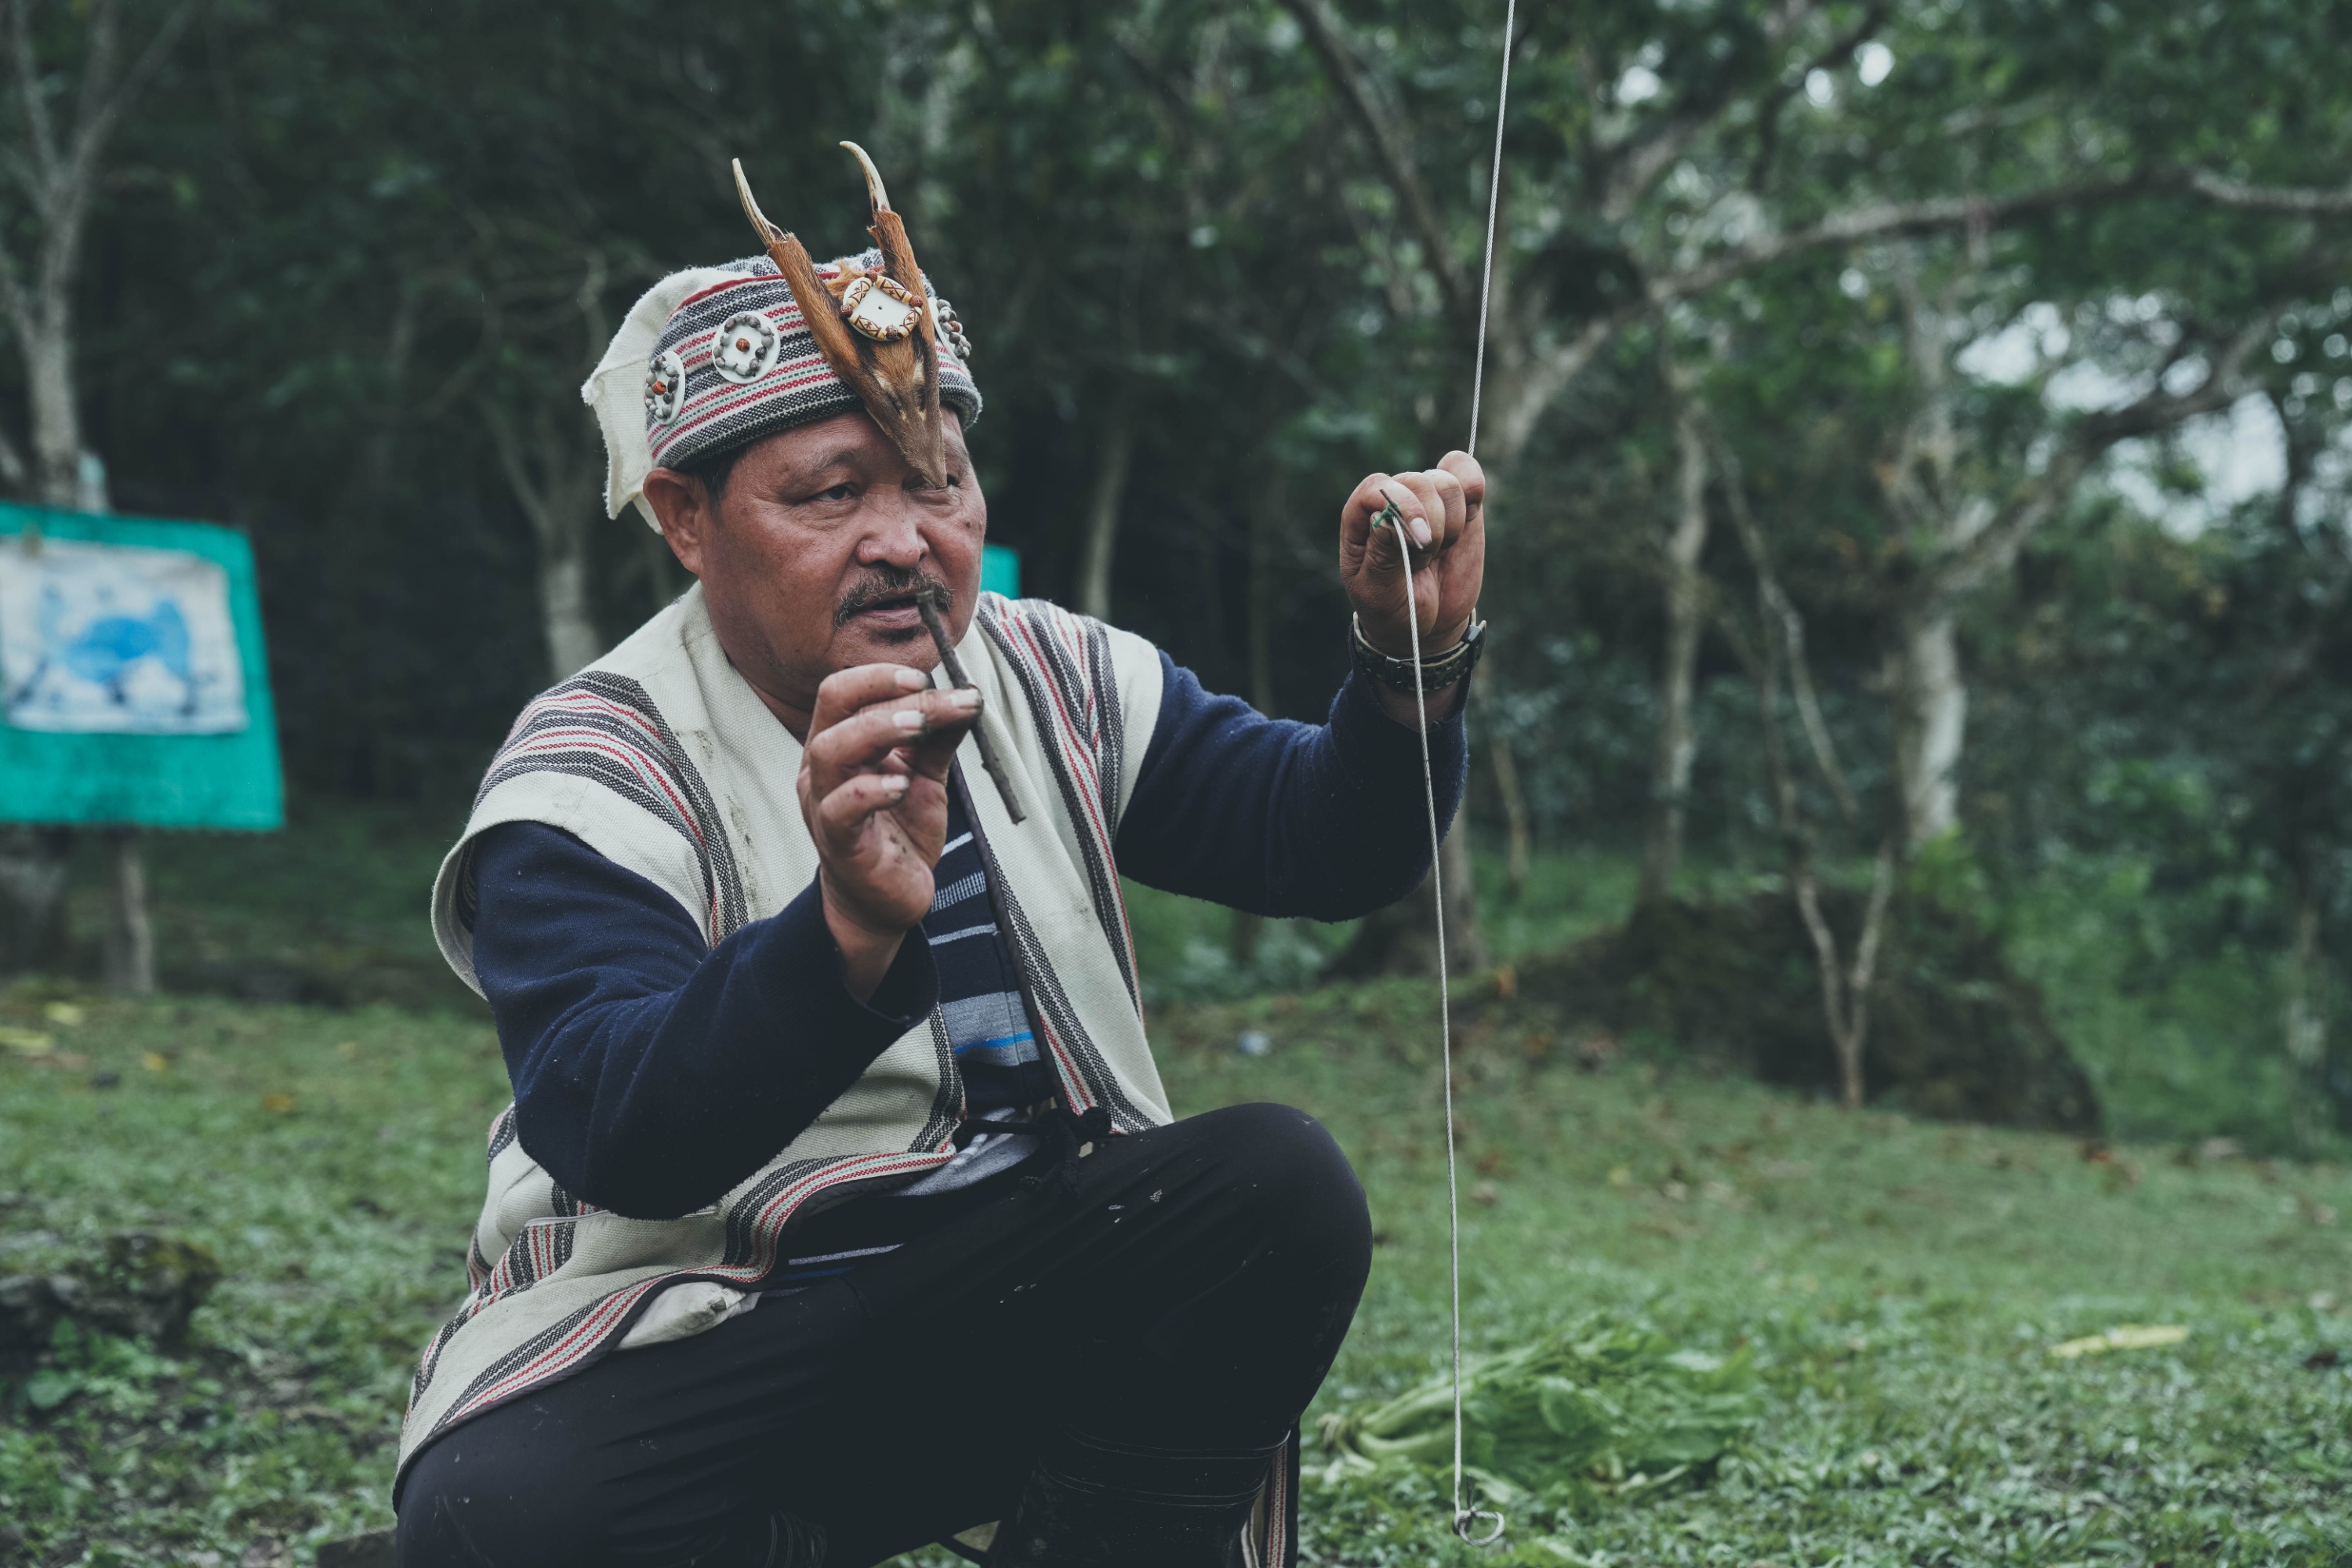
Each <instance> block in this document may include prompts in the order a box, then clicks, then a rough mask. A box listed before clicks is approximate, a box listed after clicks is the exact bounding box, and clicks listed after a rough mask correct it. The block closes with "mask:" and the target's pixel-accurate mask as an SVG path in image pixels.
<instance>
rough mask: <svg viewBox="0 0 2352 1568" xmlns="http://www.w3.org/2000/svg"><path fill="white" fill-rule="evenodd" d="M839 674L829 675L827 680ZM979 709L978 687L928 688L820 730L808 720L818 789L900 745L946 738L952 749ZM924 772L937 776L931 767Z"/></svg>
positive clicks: (915, 747)
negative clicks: (970, 688) (974, 689)
mask: <svg viewBox="0 0 2352 1568" xmlns="http://www.w3.org/2000/svg"><path fill="white" fill-rule="evenodd" d="M844 673H845V674H846V673H850V672H848V671H845V672H844ZM831 679H839V677H837V676H836V677H832V678H829V680H828V684H829V683H830V680H831ZM979 712H980V693H979V692H977V691H969V690H963V689H954V688H950V689H937V688H931V689H924V690H921V691H911V692H908V693H907V694H905V695H904V696H902V697H896V698H890V699H887V700H882V701H878V702H876V703H874V704H873V705H872V706H871V707H868V708H866V709H865V710H862V711H859V712H856V713H852V714H850V715H849V716H848V717H846V718H844V719H842V720H841V721H838V722H837V723H835V724H834V725H832V726H831V727H830V728H828V729H826V730H824V731H822V732H817V731H815V721H814V719H812V720H811V721H810V728H811V731H812V733H811V734H810V736H809V743H808V752H807V756H808V765H809V767H810V769H811V770H812V771H813V772H814V773H815V775H816V780H817V785H818V790H819V793H820V794H823V793H827V792H829V791H830V789H831V787H832V785H833V784H834V782H835V778H836V777H837V776H838V775H840V774H842V773H847V772H850V771H852V770H856V769H864V768H871V767H875V766H877V765H879V764H880V763H882V762H883V760H884V759H885V758H887V757H888V756H889V755H890V753H891V752H894V751H898V750H899V749H900V748H902V747H903V748H905V749H906V750H907V751H908V752H909V753H910V754H913V755H916V756H920V755H921V754H922V753H924V752H928V751H929V750H930V749H931V748H930V747H929V745H928V744H927V742H929V741H930V740H931V739H933V738H937V739H940V740H943V741H946V742H947V749H948V751H949V752H950V753H952V752H953V751H954V749H955V741H956V740H960V739H961V736H962V733H963V731H965V730H968V729H970V728H971V721H972V720H973V719H974V718H975V717H976V716H977V715H978V714H979ZM950 735H952V737H953V739H950ZM924 771H925V772H931V773H933V774H934V776H937V773H936V771H935V770H931V769H925V770H924Z"/></svg>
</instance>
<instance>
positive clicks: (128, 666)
mask: <svg viewBox="0 0 2352 1568" xmlns="http://www.w3.org/2000/svg"><path fill="white" fill-rule="evenodd" d="M0 719H5V721H7V722H8V723H10V724H13V725H15V726H16V728H18V729H20V730H51V731H76V732H81V733H90V732H100V731H111V732H115V733H122V734H133V735H216V734H222V733H226V732H227V731H234V730H242V729H244V728H245V726H246V712H245V667H244V663H243V661H242V660H241V659H240V658H238V657H237V648H236V626H235V625H234V624H233V623H232V622H231V621H230V619H229V613H228V574H227V573H226V572H225V571H223V570H222V569H221V568H220V567H219V566H218V565H217V564H215V563H213V562H210V561H207V560H205V558H204V557H203V556H201V555H192V554H190V553H188V552H186V551H184V550H147V549H142V548H138V547H136V546H132V545H123V544H89V543H85V542H81V541H79V540H71V539H42V540H38V541H37V542H27V541H26V539H25V538H24V537H23V536H21V535H18V536H16V537H12V538H7V539H0Z"/></svg>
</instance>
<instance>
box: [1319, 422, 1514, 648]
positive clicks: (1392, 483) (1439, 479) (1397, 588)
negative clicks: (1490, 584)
mask: <svg viewBox="0 0 2352 1568" xmlns="http://www.w3.org/2000/svg"><path fill="white" fill-rule="evenodd" d="M1391 501H1393V502H1394V503H1395V505H1396V509H1397V510H1398V511H1399V512H1400V513H1401V514H1402V516H1403V518H1404V528H1405V532H1406V533H1407V534H1408V535H1409V536H1410V541H1409V542H1410V544H1411V546H1412V607H1413V609H1414V610H1415V611H1417V612H1419V614H1418V617H1417V618H1418V619H1419V621H1420V629H1421V657H1422V658H1424V659H1427V658H1436V657H1437V656H1438V655H1439V654H1442V653H1444V652H1445V651H1446V650H1447V649H1449V648H1451V647H1454V644H1456V643H1458V642H1460V641H1461V640H1462V637H1463V634H1464V633H1465V631H1467V630H1468V629H1469V626H1470V616H1471V614H1472V612H1473V611H1475V609H1476V608H1477V607H1478V590H1479V588H1480V586H1481V585H1482V584H1483V583H1484V581H1485V578H1486V518H1485V513H1486V470H1485V469H1483V468H1479V466H1478V459H1477V458H1473V457H1471V456H1470V455H1469V454H1468V453H1467V452H1448V453H1447V454H1445V457H1444V460H1443V461H1442V462H1440V463H1439V464H1438V465H1437V467H1435V468H1425V469H1423V470H1421V471H1420V472H1418V473H1410V474H1371V475H1368V476H1366V478H1365V479H1364V481H1363V482H1362V483H1361V484H1360V485H1358V486H1357V487H1356V489H1355V493H1354V494H1353V495H1350V496H1349V498H1348V504H1347V506H1346V508H1345V509H1344V510H1341V511H1340V513H1339V581H1340V583H1341V584H1343V585H1344V586H1345V587H1346V588H1347V590H1348V599H1349V603H1350V604H1352V605H1354V606H1355V609H1356V617H1357V619H1358V620H1359V621H1360V623H1361V624H1362V626H1363V628H1364V638H1365V640H1366V641H1367V642H1370V644H1371V645H1372V646H1373V647H1376V648H1378V649H1380V650H1381V652H1382V653H1384V654H1387V655H1389V656H1390V657H1391V658H1412V637H1411V635H1410V633H1409V632H1408V630H1407V623H1406V620H1405V592H1404V573H1403V570H1402V560H1403V550H1404V547H1405V545H1406V544H1407V542H1408V541H1406V540H1400V539H1399V538H1397V536H1396V531H1394V530H1393V529H1389V528H1381V529H1374V528H1373V527H1372V519H1373V518H1375V517H1378V516H1379V515H1380V512H1381V508H1382V507H1384V506H1387V505H1389V504H1390V503H1391Z"/></svg>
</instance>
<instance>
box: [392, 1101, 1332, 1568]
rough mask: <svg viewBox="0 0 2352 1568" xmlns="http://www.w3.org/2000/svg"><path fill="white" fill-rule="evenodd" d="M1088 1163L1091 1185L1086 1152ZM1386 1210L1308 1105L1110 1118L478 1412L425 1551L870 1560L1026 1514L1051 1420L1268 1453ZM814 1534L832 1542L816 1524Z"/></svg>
mask: <svg viewBox="0 0 2352 1568" xmlns="http://www.w3.org/2000/svg"><path fill="white" fill-rule="evenodd" d="M1073 1173H1074V1174H1075V1183H1073V1182H1072V1181H1070V1180H1069V1179H1068V1177H1069V1176H1070V1175H1071V1174H1073ZM1370 1249H1371V1227H1370V1219H1369V1216H1368V1215H1367V1213H1366V1210H1365V1206H1364V1194H1363V1189H1362V1188H1361V1187H1360V1186H1359V1185H1358V1184H1357V1182H1356V1179H1355V1174H1354V1173H1353V1172H1352V1171H1351V1170H1350V1169H1349V1165H1348V1162H1347V1157H1346V1156H1345V1155H1343V1154H1342V1153H1341V1152H1339V1145H1338V1144H1337V1143H1335V1142H1333V1141H1332V1139H1331V1137H1330V1135H1329V1134H1328V1132H1326V1131H1324V1130H1323V1129H1322V1127H1321V1126H1320V1125H1318V1123H1317V1122H1316V1121H1314V1120H1313V1119H1312V1118H1310V1117H1307V1116H1306V1115H1304V1114H1303V1113H1301V1112H1299V1111H1296V1110H1287V1109H1286V1108H1284V1107H1281V1106H1274V1105H1245V1106H1236V1107H1233V1108H1230V1109H1227V1110H1215V1111H1211V1112H1208V1113H1207V1114H1205V1115H1202V1116H1196V1117H1192V1118H1191V1119H1189V1120H1187V1121H1181V1122H1178V1123H1176V1124H1174V1125H1172V1126H1169V1127H1163V1128H1158V1129H1155V1130H1153V1131H1149V1132H1144V1133H1141V1134H1139V1135H1136V1136H1132V1137H1121V1138H1117V1139H1114V1140H1112V1141H1111V1142H1108V1144H1106V1145H1103V1146H1101V1147H1099V1148H1097V1151H1096V1152H1094V1153H1093V1154H1091V1155H1089V1156H1088V1157H1087V1158H1086V1159H1083V1160H1078V1161H1076V1162H1075V1163H1074V1164H1072V1165H1070V1166H1068V1167H1067V1168H1066V1170H1063V1171H1054V1172H1051V1173H1048V1174H1046V1175H1045V1176H1044V1178H1043V1179H1035V1180H1024V1181H1021V1182H1017V1183H1015V1184H1013V1186H1012V1190H1011V1191H1010V1192H1009V1194H1007V1195H1006V1196H1004V1197H1003V1198H1000V1199H997V1200H996V1201H994V1202H992V1203H991V1204H989V1205H987V1206H985V1207H982V1208H981V1209H979V1210H978V1211H977V1212H975V1213H974V1214H972V1215H967V1216H965V1217H963V1218H961V1219H960V1220H958V1221H956V1222H955V1223H953V1224H952V1225H950V1226H945V1227H943V1228H941V1229H940V1230H937V1231H934V1232H932V1233H931V1234H929V1235H927V1236H925V1237H920V1238H919V1239H917V1240H915V1241H913V1242H910V1243H908V1245H907V1246H905V1247H901V1248H900V1249H899V1250H898V1251H897V1252H894V1253H891V1254H889V1255H888V1256H887V1257H884V1258H877V1259H875V1260H873V1261H872V1262H870V1263H866V1264H864V1265H862V1266H860V1267H859V1268H856V1269H855V1270H853V1271H852V1272H850V1273H849V1274H847V1275H845V1276H842V1277H839V1278H837V1279H828V1280H825V1281H823V1282H822V1283H820V1284H818V1285H816V1286H814V1287H813V1288H811V1289H806V1290H803V1291H802V1292H800V1293H798V1294H794V1295H789V1296H770V1297H768V1298H765V1299H764V1300H762V1301H761V1304H760V1306H759V1309H758V1310H756V1311H753V1312H751V1313H749V1314H747V1315H745V1316H742V1317H740V1318H736V1319H733V1320H731V1321H728V1322H725V1323H722V1324H720V1325H719V1327H718V1328H716V1329H712V1330H710V1331H708V1332H705V1333H702V1334H698V1335H696V1336H695V1337H693V1338H691V1339H688V1340H683V1341H679V1342H677V1343H674V1344H667V1345H659V1346H654V1347H650V1348H647V1349H644V1350H635V1351H627V1352H620V1353H617V1354H613V1355H608V1356H606V1357H605V1358H604V1359H603V1360H602V1361H599V1362H597V1363H594V1364H593V1365H591V1366H589V1367H588V1368H586V1369H585V1370H583V1371H582V1372H581V1373H577V1374H576V1375H574V1376H572V1377H571V1378H569V1379H566V1380H564V1381H563V1382H561V1383H557V1384H552V1385H551V1386H549V1387H546V1388H542V1389H540V1390H538V1391H536V1392H535V1393H533V1394H530V1395H528V1396H526V1397H525V1398H522V1399H520V1400H518V1401H516V1402H515V1403H513V1404H511V1405H504V1406H501V1407H499V1408H498V1409H496V1410H492V1411H490V1412H488V1413H487V1414H485V1415H479V1416H477V1417H476V1418H475V1419H473V1420H471V1421H469V1422H467V1423H466V1424H465V1425H464V1426H459V1427H457V1429H456V1430H455V1431H453V1432H450V1433H448V1434H447V1435H446V1436H442V1437H441V1438H439V1439H437V1440H436V1442H434V1443H433V1444H432V1445H431V1446H430V1447H427V1448H426V1449H425V1451H424V1452H423V1453H422V1454H420V1455H419V1456H417V1458H416V1460H415V1464H414V1466H413V1467H412V1468H410V1470H409V1471H408V1473H407V1476H406V1479H405V1480H404V1482H403V1484H402V1488H401V1495H400V1497H399V1500H398V1507H399V1513H400V1561H401V1563H402V1564H403V1568H442V1565H444V1564H468V1565H480V1568H523V1565H526V1564H542V1563H544V1564H559V1563H560V1564H564V1565H566V1568H577V1565H586V1564H592V1563H615V1564H619V1563H628V1564H643V1565H646V1568H652V1565H655V1564H663V1565H667V1564H688V1563H691V1564H695V1565H697V1568H738V1565H744V1568H749V1565H752V1564H761V1563H768V1562H771V1561H778V1562H781V1561H786V1560H789V1559H788V1558H787V1555H786V1552H785V1551H784V1543H785V1542H788V1541H791V1540H793V1539H795V1538H797V1539H798V1540H800V1541H802V1542H813V1541H814V1537H815V1532H816V1531H822V1533H823V1538H824V1542H825V1546H824V1552H823V1561H824V1563H825V1564H826V1568H862V1565H865V1564H869V1563H876V1562H878V1561H880V1560H882V1559H884V1558H887V1557H889V1556H891V1555H893V1554H894V1553H897V1552H903V1551H907V1550H908V1549H910V1548H912V1547H915V1546H918V1545H920V1544H923V1543H925V1542H932V1541H937V1540H940V1539H941V1538H942V1537H943V1536H946V1535H948V1534H950V1533H952V1532H953V1531H959V1530H962V1529H966V1528H969V1527H970V1526H971V1525H974V1524H979V1523H982V1522H985V1521H989V1520H994V1519H1002V1518H1004V1517H1006V1516H1008V1515H1009V1514H1010V1513H1011V1512H1012V1510H1013V1506H1014V1502H1015V1500H1016V1499H1017V1498H1018V1497H1019V1496H1020V1494H1021V1489H1022V1486H1023V1482H1024V1479H1025V1478H1026V1477H1027V1476H1028V1473H1029V1470H1030V1468H1031V1466H1032V1464H1033V1463H1034V1460H1035V1458H1036V1456H1037V1455H1038V1453H1039V1452H1040V1450H1041V1447H1043V1446H1045V1444H1047V1443H1048V1442H1052V1441H1062V1440H1066V1437H1067V1436H1068V1435H1069V1434H1071V1433H1073V1432H1075V1433H1076V1434H1080V1435H1082V1436H1083V1438H1084V1440H1085V1441H1086V1442H1087V1444H1090V1445H1096V1446H1099V1447H1103V1448H1105V1449H1106V1450H1116V1451H1118V1452H1120V1453H1122V1454H1125V1455H1127V1456H1129V1460H1130V1462H1131V1461H1132V1460H1133V1459H1134V1458H1135V1457H1137V1456H1143V1457H1144V1463H1145V1465H1146V1467H1147V1468H1149V1467H1150V1462H1151V1461H1150V1456H1153V1455H1164V1456H1165V1457H1166V1465H1167V1473H1168V1475H1169V1477H1170V1478H1171V1488H1178V1489H1181V1485H1182V1480H1181V1478H1182V1476H1183V1475H1184V1474H1185V1473H1186V1462H1187V1458H1188V1457H1189V1456H1194V1455H1201V1456H1209V1455H1225V1456H1231V1455H1235V1454H1240V1453H1244V1452H1249V1451H1255V1452H1262V1453H1271V1452H1272V1451H1273V1450H1274V1449H1275V1448H1276V1447H1277V1446H1278V1445H1279V1444H1280V1443H1281V1441H1282V1439H1283V1438H1284V1436H1286V1435H1287V1434H1288V1432H1289V1430H1290V1428H1291V1426H1292V1424H1293V1423H1294V1422H1296V1421H1297V1418H1298V1415H1299V1413H1300V1412H1301V1411H1302V1410H1304V1409H1305V1408H1306V1406H1307V1401H1308V1400H1309V1399H1311V1398H1312V1397H1313V1395H1314V1394H1315V1390H1316V1389H1317V1387H1318V1385H1319V1384H1321V1383H1322V1381H1323V1375H1324V1373H1326V1372H1328V1370H1329V1368H1330V1364H1331V1359H1332V1357H1333V1356H1334V1355H1335V1354H1337V1353H1338V1352H1339V1343H1340V1341H1341V1340H1342V1339H1343V1338H1344V1337H1345V1336H1346V1334H1347V1331H1348V1325H1349V1321H1351V1320H1352V1319H1353V1317H1354V1315H1355V1310H1356V1302H1357V1299H1358V1298H1359V1296H1360V1294H1361V1293H1362V1290H1363V1284H1364V1276H1365V1273H1366V1270H1367V1268H1369V1265H1370V1256H1371V1250H1370ZM799 1550H800V1553H801V1559H800V1560H803V1561H805V1560H808V1558H809V1556H810V1552H809V1549H808V1546H807V1545H805V1544H803V1546H801V1548H800V1549H799Z"/></svg>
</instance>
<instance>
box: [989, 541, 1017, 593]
mask: <svg viewBox="0 0 2352 1568" xmlns="http://www.w3.org/2000/svg"><path fill="white" fill-rule="evenodd" d="M980 591H981V592H982V593H983V594H1002V595H1004V596H1005V597H1006V598H1008V599H1017V598H1019V597H1020V596H1021V552H1019V551H1018V550H1014V549H1012V548H1011V547H1009V546H1007V545H1003V544H983V545H982V546H981V547H980Z"/></svg>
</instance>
